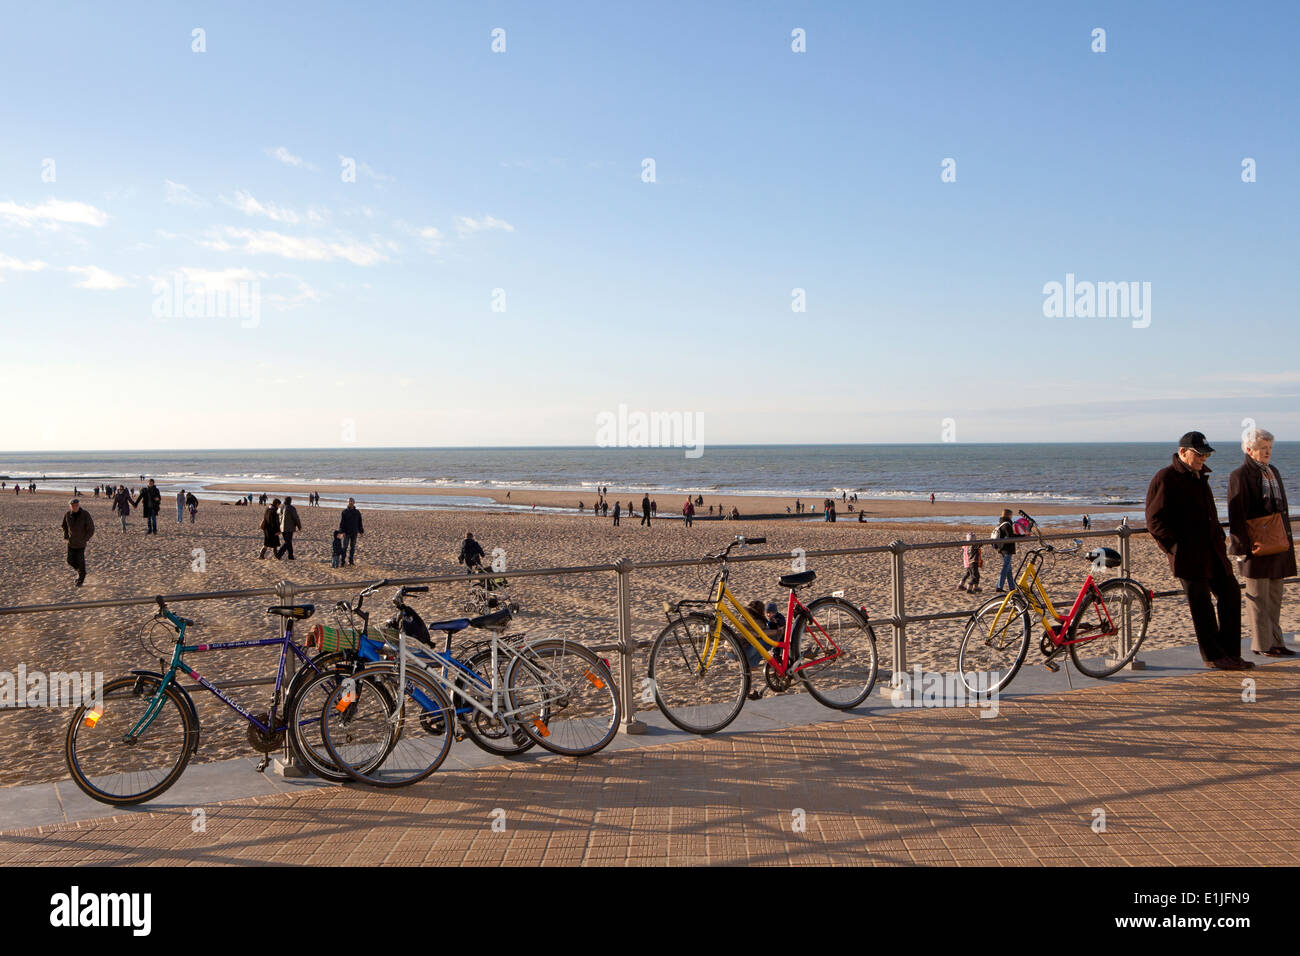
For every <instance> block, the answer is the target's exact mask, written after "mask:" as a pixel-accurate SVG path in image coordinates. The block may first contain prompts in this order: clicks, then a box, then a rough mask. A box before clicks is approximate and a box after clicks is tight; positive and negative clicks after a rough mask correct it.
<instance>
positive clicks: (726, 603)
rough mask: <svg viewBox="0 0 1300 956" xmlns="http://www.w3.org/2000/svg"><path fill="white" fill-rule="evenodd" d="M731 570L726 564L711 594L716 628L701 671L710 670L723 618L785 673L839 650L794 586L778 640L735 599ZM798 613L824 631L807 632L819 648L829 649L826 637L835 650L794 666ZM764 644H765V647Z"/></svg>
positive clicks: (763, 656) (806, 665) (829, 655)
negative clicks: (729, 579)
mask: <svg viewBox="0 0 1300 956" xmlns="http://www.w3.org/2000/svg"><path fill="white" fill-rule="evenodd" d="M728 574H729V571H728V569H727V567H726V566H725V565H724V566H723V569H722V571H720V572H719V574H718V581H717V583H716V585H715V588H714V590H715V592H716V597H712V598H710V600H711V601H712V602H713V606H714V611H715V612H716V613H715V614H714V624H713V630H712V632H711V633H710V635H709V640H710V645H711V646H710V647H709V651H708V654H707V655H706V657H705V660H703V661H702V662H701V666H700V671H701V673H703V672H704V671H706V670H708V668H709V665H711V664H712V663H713V658H714V657H715V656H716V655H717V652H718V647H719V646H720V645H721V643H722V622H723V620H724V619H725V620H727V621H728V622H730V623H731V625H732V627H733V628H735V630H736V631H737V633H738V634H739V635H740V636H742V637H744V638H745V640H747V641H749V643H750V644H751V645H753V648H754V650H756V651H758V653H759V654H760V655H761V656H762V658H763V659H764V660H765V661H767V662H768V663H769V664H771V665H772V669H773V670H775V671H776V672H777V674H779V675H781V676H785V675H786V674H787V673H794V674H797V673H799V672H800V671H801V670H804V669H805V668H808V667H812V666H813V665H815V664H821V663H823V662H824V661H828V660H831V659H833V658H834V657H836V656H837V655H838V654H839V646H838V645H837V644H836V643H835V641H834V640H833V639H832V638H831V636H830V635H829V634H827V633H826V630H825V629H824V628H823V627H822V626H821V624H819V623H818V622H817V619H816V618H814V617H813V616H812V614H811V612H809V610H808V608H806V607H805V606H804V604H803V602H802V601H800V600H799V597H798V595H797V594H796V593H795V591H794V589H793V588H791V589H790V594H789V597H788V599H787V600H786V610H785V632H784V633H783V634H782V636H781V640H779V641H777V640H773V639H772V638H770V637H768V636H767V633H766V632H765V631H764V629H763V627H762V625H760V624H759V623H758V622H757V621H755V620H754V618H753V616H752V615H751V614H750V613H749V611H747V610H746V609H745V608H744V606H743V605H742V604H741V603H740V602H739V601H738V600H736V595H735V594H733V593H732V591H731V588H729V587H727V577H728ZM797 613H798V614H803V615H804V616H805V617H807V619H808V621H809V622H810V623H811V624H812V626H813V627H815V628H816V629H817V631H819V632H820V633H821V637H817V635H816V634H814V633H813V632H812V631H811V630H809V631H808V633H810V634H812V635H813V639H814V640H816V641H817V646H818V649H819V650H822V651H825V650H826V646H825V645H824V644H823V643H822V638H825V639H826V641H828V642H829V643H830V646H831V648H832V650H831V651H830V653H827V654H824V656H821V657H818V658H817V659H816V660H805V661H801V662H800V663H799V666H797V667H794V668H791V666H790V665H791V660H790V652H791V636H792V635H793V634H794V621H795V615H796V614H797ZM764 645H766V647H765V646H764ZM767 647H771V648H772V649H773V650H776V651H779V652H780V655H781V656H780V658H777V657H776V656H774V655H773V654H771V653H769V652H768V650H767Z"/></svg>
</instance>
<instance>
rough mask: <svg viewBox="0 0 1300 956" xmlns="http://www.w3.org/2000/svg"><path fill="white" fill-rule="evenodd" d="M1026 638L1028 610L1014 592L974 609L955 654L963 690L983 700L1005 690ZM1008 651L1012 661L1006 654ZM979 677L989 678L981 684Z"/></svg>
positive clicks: (1026, 646)
mask: <svg viewBox="0 0 1300 956" xmlns="http://www.w3.org/2000/svg"><path fill="white" fill-rule="evenodd" d="M999 612H1000V613H999ZM1017 621H1018V622H1019V627H1018V629H1017V625H1016V622H1017ZM1029 634H1030V625H1029V606H1028V604H1027V603H1026V602H1025V599H1024V598H1023V597H1021V596H1020V594H1019V593H1018V592H1015V591H1013V592H1011V593H1010V594H1005V595H998V596H997V597H992V598H989V599H988V600H987V601H985V602H984V603H983V604H981V605H980V606H979V607H978V608H976V609H975V611H974V613H972V614H971V616H970V620H969V621H967V622H966V628H965V630H964V631H963V632H962V636H961V649H960V650H959V651H958V653H957V670H958V672H959V673H960V674H961V679H962V683H963V684H965V685H966V690H967V691H969V692H970V693H971V694H973V695H975V696H977V697H987V696H991V695H992V694H996V693H998V692H1000V691H1002V690H1004V689H1006V687H1007V685H1008V684H1010V683H1011V681H1012V679H1013V678H1014V677H1015V676H1016V674H1018V673H1019V672H1020V666H1021V665H1022V664H1024V662H1025V655H1026V654H1027V653H1029ZM1012 649H1014V657H1012V656H1011V655H1008V654H1007V651H1008V650H1012ZM989 665H992V666H989ZM1003 667H1005V668H1006V669H1005V670H1002V669H1001V668H1003ZM980 674H988V675H989V676H988V677H987V678H985V679H984V680H983V681H981V680H980V678H979V676H978V675H980ZM981 684H983V685H984V686H983V687H981V686H980V685H981Z"/></svg>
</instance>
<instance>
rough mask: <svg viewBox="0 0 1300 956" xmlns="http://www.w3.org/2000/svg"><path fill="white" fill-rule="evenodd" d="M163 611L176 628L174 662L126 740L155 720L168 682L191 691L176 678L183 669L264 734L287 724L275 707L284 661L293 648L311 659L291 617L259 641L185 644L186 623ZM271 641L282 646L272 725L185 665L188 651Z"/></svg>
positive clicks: (301, 656)
mask: <svg viewBox="0 0 1300 956" xmlns="http://www.w3.org/2000/svg"><path fill="white" fill-rule="evenodd" d="M163 614H164V615H165V616H166V618H167V619H168V620H169V621H171V623H172V624H173V625H175V626H176V628H177V634H176V645H175V647H174V648H173V649H172V659H171V664H170V665H169V666H168V667H167V670H166V672H165V673H164V674H163V675H162V681H161V682H160V683H159V685H158V690H157V691H156V692H155V693H154V696H153V699H152V700H151V701H150V702H149V706H148V707H147V708H145V712H144V715H143V716H142V717H141V718H140V719H139V720H138V721H137V722H136V724H135V726H134V727H132V728H131V730H130V732H129V733H128V734H127V739H129V740H135V739H138V738H139V736H140V735H141V734H142V733H144V732H145V731H146V730H147V729H148V728H149V725H150V724H151V723H152V722H153V719H154V717H156V716H157V715H158V711H159V709H161V707H162V703H163V698H164V695H165V694H166V691H167V687H168V685H170V684H175V685H176V687H177V689H178V690H180V691H181V693H183V694H186V695H188V694H189V691H188V690H187V689H186V688H184V687H181V686H180V684H179V682H177V681H176V672H177V671H182V672H184V673H185V675H186V676H187V677H189V678H190V679H191V680H193V681H195V682H196V683H197V684H198V685H199V686H200V687H202V688H203V689H204V690H207V691H209V692H210V693H212V694H215V695H216V696H217V698H218V699H220V700H221V701H222V702H223V703H225V704H226V705H227V706H229V707H230V708H231V709H232V710H234V711H235V712H236V713H238V714H239V715H240V716H241V717H243V718H244V719H245V720H246V721H248V722H249V723H250V724H252V725H253V726H254V727H256V728H257V729H258V730H259V731H260V732H261V733H264V734H271V733H276V732H278V731H281V730H285V729H286V727H287V725H285V726H280V725H279V723H278V721H277V719H276V709H277V708H278V707H279V704H280V691H281V689H282V687H283V685H284V671H285V667H284V665H285V661H286V660H287V659H288V656H289V651H290V649H292V650H293V652H294V654H295V655H296V656H297V657H298V659H299V660H300V661H301V662H302V663H304V664H307V665H311V658H310V657H309V656H308V655H307V652H306V651H304V650H303V649H302V648H301V647H299V646H298V645H297V644H295V643H294V641H293V621H292V620H290V621H289V623H288V627H287V628H286V629H285V631H284V633H283V634H281V635H280V636H279V637H273V638H266V639H264V640H257V641H221V642H218V643H209V644H186V643H185V631H186V625H185V623H184V622H183V621H181V620H180V618H178V617H177V616H176V615H175V614H173V613H172V612H171V611H164V612H163ZM272 644H279V645H280V663H279V666H278V667H277V669H276V673H275V691H274V696H273V698H272V705H271V710H270V712H269V713H268V714H267V720H268V721H270V726H268V725H267V724H264V723H262V721H261V720H259V719H258V718H257V717H254V716H253V715H252V714H251V713H250V712H249V711H248V709H247V708H245V707H244V706H243V705H242V704H240V703H239V701H237V700H235V699H234V698H232V697H231V696H230V695H228V694H227V693H226V692H225V691H223V690H222V689H221V688H220V687H218V686H217V685H216V684H214V683H212V682H211V681H210V680H208V679H207V678H206V677H204V676H203V675H202V674H200V673H199V672H198V671H196V670H194V669H193V668H192V667H189V666H188V665H186V663H185V660H184V655H185V654H186V653H195V654H200V653H204V652H206V651H228V650H236V649H238V648H245V647H270V646H271V645H272Z"/></svg>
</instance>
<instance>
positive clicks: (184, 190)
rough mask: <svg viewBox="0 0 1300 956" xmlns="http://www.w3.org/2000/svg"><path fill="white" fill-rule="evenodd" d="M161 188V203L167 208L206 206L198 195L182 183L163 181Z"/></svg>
mask: <svg viewBox="0 0 1300 956" xmlns="http://www.w3.org/2000/svg"><path fill="white" fill-rule="evenodd" d="M163 188H164V190H165V195H164V198H163V201H164V202H165V203H167V205H169V206H196V207H197V206H206V205H207V203H206V202H204V201H203V198H202V197H201V196H200V195H199V194H198V193H196V192H195V191H194V190H193V189H190V187H189V186H186V185H184V184H183V183H174V182H172V181H171V180H170V179H164V180H163Z"/></svg>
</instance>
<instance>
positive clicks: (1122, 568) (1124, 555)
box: [1115, 516, 1147, 671]
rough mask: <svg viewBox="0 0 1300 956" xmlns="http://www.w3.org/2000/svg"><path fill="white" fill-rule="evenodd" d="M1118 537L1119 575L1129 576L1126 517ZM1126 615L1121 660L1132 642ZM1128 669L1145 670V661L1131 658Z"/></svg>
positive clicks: (1128, 531)
mask: <svg viewBox="0 0 1300 956" xmlns="http://www.w3.org/2000/svg"><path fill="white" fill-rule="evenodd" d="M1115 533H1116V534H1118V535H1119V573H1120V574H1121V575H1122V576H1123V577H1128V576H1129V538H1130V537H1131V536H1132V534H1133V529H1132V528H1130V527H1129V526H1128V517H1127V516H1125V517H1123V518H1120V521H1119V528H1118V530H1117V531H1116V532H1115ZM1129 621H1130V618H1129V615H1128V614H1125V615H1124V620H1122V621H1121V622H1120V625H1119V651H1120V657H1121V658H1123V657H1124V656H1126V655H1127V654H1128V649H1129V647H1130V646H1131V644H1132V641H1133V632H1132V629H1131V626H1130V623H1129ZM1128 666H1129V669H1130V670H1135V671H1142V670H1146V667H1147V665H1146V661H1143V660H1139V659H1138V658H1136V657H1135V658H1133V660H1132V661H1130V662H1129V665H1128Z"/></svg>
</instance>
